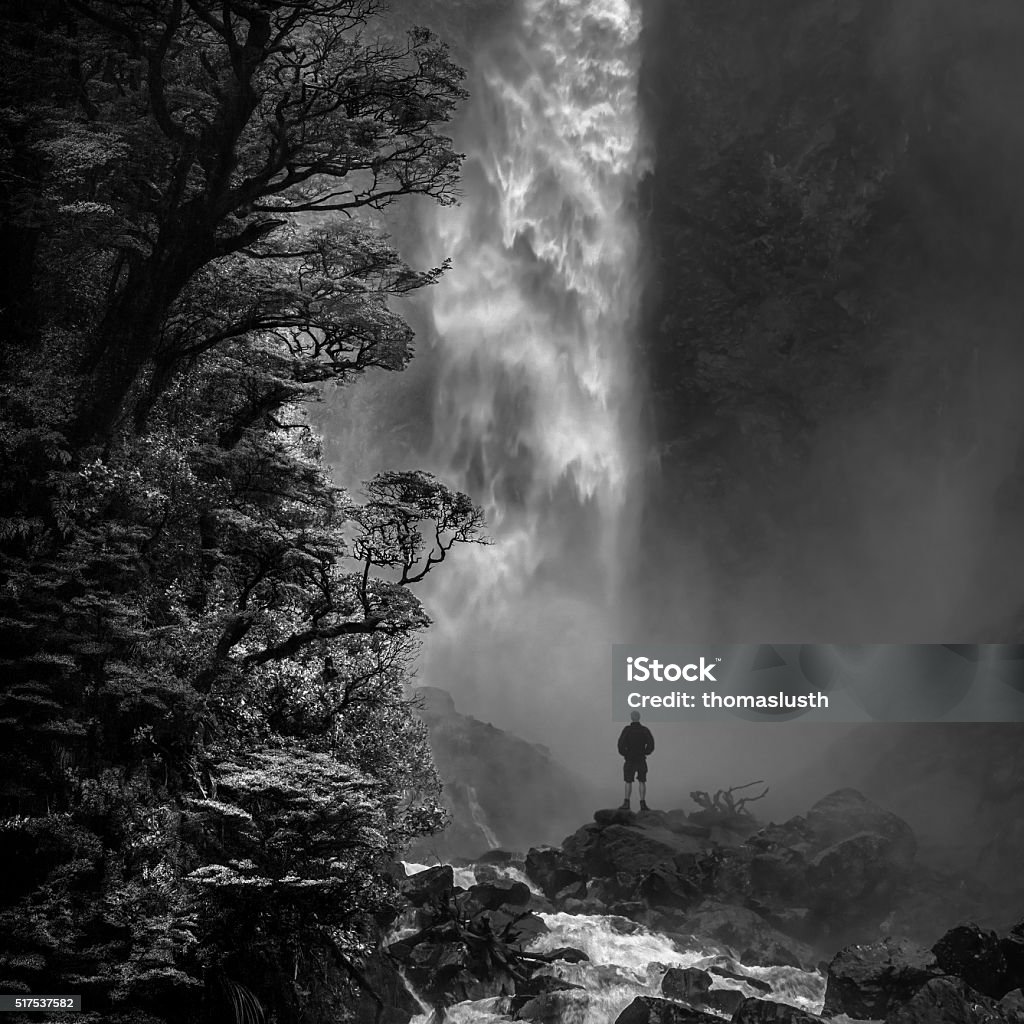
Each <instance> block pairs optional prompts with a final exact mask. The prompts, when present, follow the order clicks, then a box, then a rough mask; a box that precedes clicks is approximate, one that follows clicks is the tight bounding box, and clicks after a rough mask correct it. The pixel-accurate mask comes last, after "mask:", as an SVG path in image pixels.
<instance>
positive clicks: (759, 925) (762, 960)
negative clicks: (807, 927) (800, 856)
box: [685, 904, 813, 967]
mask: <svg viewBox="0 0 1024 1024" xmlns="http://www.w3.org/2000/svg"><path fill="white" fill-rule="evenodd" d="M685 926H686V929H687V930H688V931H691V932H693V934H694V935H697V936H700V937H705V936H707V937H710V938H714V939H718V940H720V941H721V942H724V943H725V944H726V945H727V946H729V947H730V948H731V949H732V950H733V951H734V952H735V953H737V954H738V955H739V958H740V960H742V961H743V962H744V963H754V964H758V965H760V966H764V967H802V966H804V965H805V964H809V963H811V962H813V955H812V953H811V950H810V949H808V948H807V947H805V946H804V945H803V944H802V943H799V942H797V941H796V940H795V939H791V938H789V937H788V936H785V935H782V934H781V933H780V932H778V931H776V930H775V929H774V928H772V926H771V925H770V924H768V923H767V922H766V921H765V920H764V918H762V917H761V916H760V915H759V914H756V913H754V911H752V910H748V909H747V908H746V907H737V906H732V905H729V904H705V905H703V906H702V907H701V908H700V909H699V910H698V911H697V912H696V913H694V914H691V915H690V916H689V917H688V918H687V919H686V924H685Z"/></svg>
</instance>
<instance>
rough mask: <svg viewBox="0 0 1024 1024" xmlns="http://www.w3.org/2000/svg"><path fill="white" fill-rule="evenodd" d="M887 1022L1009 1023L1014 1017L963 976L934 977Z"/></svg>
mask: <svg viewBox="0 0 1024 1024" xmlns="http://www.w3.org/2000/svg"><path fill="white" fill-rule="evenodd" d="M885 1020H886V1024H1009V1022H1010V1017H1009V1016H1008V1015H1007V1014H1005V1013H1003V1011H1002V1010H1001V1009H1000V1008H999V1007H998V1006H997V1005H996V1004H995V1003H994V1002H993V1001H992V1000H991V999H988V998H986V997H985V996H983V995H980V994H979V993H978V992H975V991H974V990H973V989H972V988H970V986H968V985H967V984H965V983H964V982H963V981H962V980H961V979H960V978H945V977H943V978H933V979H932V980H931V981H929V982H928V983H927V984H926V985H923V986H922V987H921V988H920V989H918V991H917V992H915V993H914V995H913V996H912V997H911V998H910V999H909V1000H908V1001H907V1002H905V1003H903V1004H901V1005H900V1006H897V1007H896V1008H895V1009H894V1010H893V1011H892V1013H890V1014H889V1015H888V1016H887V1017H886V1019H885Z"/></svg>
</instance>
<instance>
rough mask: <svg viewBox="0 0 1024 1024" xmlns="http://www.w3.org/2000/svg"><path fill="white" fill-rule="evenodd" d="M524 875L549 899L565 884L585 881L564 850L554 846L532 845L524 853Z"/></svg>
mask: <svg viewBox="0 0 1024 1024" xmlns="http://www.w3.org/2000/svg"><path fill="white" fill-rule="evenodd" d="M525 871H526V877H527V878H529V879H530V881H531V882H533V883H534V884H535V885H537V886H538V887H539V888H540V890H541V891H542V892H543V893H544V895H545V896H547V897H548V898H549V899H550V898H552V897H553V896H554V895H555V894H556V893H557V892H558V891H559V890H561V889H564V888H565V887H566V886H567V885H572V884H574V883H578V882H586V876H584V875H582V874H581V873H580V872H579V871H577V870H576V868H575V866H574V865H573V864H572V863H571V861H570V860H569V858H568V857H567V856H566V854H565V852H564V851H562V850H560V849H558V847H555V846H542V847H533V848H532V849H531V850H530V851H529V852H528V853H527V854H526V864H525Z"/></svg>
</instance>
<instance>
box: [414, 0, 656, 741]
mask: <svg viewBox="0 0 1024 1024" xmlns="http://www.w3.org/2000/svg"><path fill="white" fill-rule="evenodd" d="M517 13H518V27H516V26H515V25H512V26H511V27H510V28H509V30H508V31H503V32H500V33H496V35H497V36H499V38H496V39H493V40H490V41H488V42H487V44H486V45H485V47H484V48H483V49H482V50H481V51H480V52H479V53H477V54H476V55H475V58H474V67H473V69H472V77H471V81H470V83H469V85H470V92H471V100H470V106H469V109H468V111H467V114H466V118H465V120H464V122H463V124H462V126H461V128H460V132H459V138H458V139H457V142H458V145H459V147H460V148H461V149H463V150H464V151H465V152H466V155H467V160H466V165H465V172H464V183H463V189H464V197H463V200H462V202H461V204H460V205H459V206H458V207H455V208H448V209H442V210H439V211H437V213H436V222H434V223H433V224H431V225H429V230H428V231H427V232H426V234H427V235H428V236H430V237H431V238H432V239H433V242H432V245H433V246H434V251H433V252H432V253H431V255H432V256H433V257H435V258H436V259H443V258H445V257H449V258H451V260H452V269H451V270H450V271H449V273H448V274H446V275H445V277H444V279H443V281H442V282H441V283H440V284H439V285H438V286H437V287H436V288H435V289H432V292H431V299H430V301H431V303H432V306H431V316H432V320H433V331H432V334H433V345H434V351H433V353H432V355H431V359H432V363H433V365H434V367H435V377H436V381H437V385H436V391H435V403H434V411H433V424H432V444H431V453H430V459H429V461H430V462H431V464H432V465H434V466H435V467H436V468H437V470H438V472H439V473H440V474H442V475H443V476H445V477H446V478H447V479H449V480H451V481H452V482H455V483H457V484H459V485H460V486H462V487H463V488H465V489H466V490H467V491H469V492H470V493H471V494H473V496H474V497H475V498H477V499H478V500H480V501H481V502H482V503H483V505H484V507H485V509H486V512H487V517H488V526H489V531H490V533H491V535H492V537H493V538H494V544H493V546H491V547H489V548H485V549H480V550H477V551H475V552H473V553H472V554H467V553H460V560H459V561H460V565H459V566H458V567H457V571H454V572H448V573H446V574H445V580H444V583H443V589H442V590H440V591H439V592H438V593H436V594H434V595H432V597H431V601H430V606H431V610H432V613H433V614H434V615H435V618H436V625H435V628H434V629H433V630H432V631H431V636H430V638H429V640H428V648H427V669H426V671H425V675H426V677H427V678H428V679H429V680H430V681H432V682H437V684H438V685H441V686H445V685H450V683H451V681H452V675H453V673H455V674H461V675H462V676H463V677H464V678H465V679H472V678H478V677H479V675H480V672H479V669H480V666H479V665H473V664H470V662H471V657H470V656H469V655H468V652H467V650H466V647H467V644H466V638H467V636H473V635H474V633H479V632H480V630H481V629H482V630H484V631H485V632H486V636H487V650H488V652H489V654H493V653H494V652H496V651H498V652H500V651H501V650H502V649H503V648H504V649H506V650H515V649H518V654H519V658H518V663H519V665H520V668H521V670H522V671H529V668H528V666H527V665H526V662H527V660H528V658H529V652H526V651H523V650H522V648H521V646H520V640H521V637H522V636H523V635H526V634H530V633H532V634H533V635H537V634H538V633H539V632H543V633H545V634H547V635H549V636H550V635H557V636H558V637H560V638H562V639H564V640H566V642H568V643H569V644H570V645H572V644H573V643H577V644H578V645H579V646H584V645H587V644H589V643H590V642H591V640H593V639H597V638H600V640H601V641H602V642H607V622H608V619H609V616H610V614H611V609H612V600H613V595H614V594H615V590H616V582H617V572H618V567H619V564H620V559H621V557H622V554H623V551H624V547H625V546H626V543H627V541H626V534H627V533H628V529H629V521H628V515H627V510H628V507H629V506H628V502H627V497H628V492H629V487H630V482H631V479H632V474H633V473H634V468H633V467H635V465H636V462H637V460H636V458H635V457H634V453H633V452H632V450H631V445H633V444H634V443H635V442H634V440H633V435H634V431H633V429H632V426H631V422H632V418H633V417H634V415H635V414H634V412H633V405H634V395H633V394H632V389H633V385H632V381H633V379H634V376H635V374H634V371H633V367H632V366H631V359H630V351H631V348H632V342H633V336H632V330H633V324H634V317H635V313H636V296H637V289H638V283H639V278H638V272H637V262H638V245H637V230H636V218H635V210H634V209H633V207H632V196H633V194H634V190H635V184H636V179H637V174H638V166H639V160H640V156H639V153H640V141H639V128H638V121H639V113H638V105H637V71H638V64H639V47H638V37H639V12H638V10H637V9H636V7H635V5H634V4H633V3H632V2H631V0H521V2H520V5H519V8H518V11H517ZM538 592H540V593H541V594H542V600H541V601H539V602H538V600H537V597H538ZM470 618H472V619H473V620H474V621H467V620H468V619H470ZM541 618H542V619H543V622H544V624H545V626H546V628H545V629H544V630H543V631H539V630H536V629H534V628H533V626H534V625H535V624H536V623H537V622H538V620H540V619H541ZM478 627H479V628H478ZM605 651H606V649H602V651H601V654H602V656H603V655H604V653H605ZM602 668H603V662H602ZM496 689H499V687H493V688H492V687H488V694H487V700H488V708H489V709H490V710H492V711H495V712H500V711H503V710H509V711H510V712H511V713H512V717H513V718H514V712H515V709H514V708H509V709H504V708H501V707H500V706H499V707H497V708H496V707H495V701H494V700H493V699H492V698H494V697H495V696H496V695H495V694H494V692H493V690H496ZM497 699H498V701H499V704H500V699H501V698H500V697H498V698H497ZM533 710H534V711H535V712H538V713H541V714H543V711H544V709H541V708H534V709H533ZM508 720H509V716H504V717H503V721H508Z"/></svg>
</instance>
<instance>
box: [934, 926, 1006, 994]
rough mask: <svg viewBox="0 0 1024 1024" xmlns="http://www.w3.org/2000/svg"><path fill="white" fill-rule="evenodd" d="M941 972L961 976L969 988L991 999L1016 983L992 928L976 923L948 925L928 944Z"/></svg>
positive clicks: (1001, 945)
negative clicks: (934, 940)
mask: <svg viewBox="0 0 1024 1024" xmlns="http://www.w3.org/2000/svg"><path fill="white" fill-rule="evenodd" d="M932 952H933V953H934V954H935V959H936V960H937V961H938V964H939V967H941V968H942V970H943V972H944V973H945V974H954V975H956V976H957V977H958V978H963V980H964V981H966V982H967V984H968V985H970V987H971V988H973V989H975V990H976V991H978V992H981V993H983V994H984V995H986V996H991V997H992V998H993V999H1001V998H1002V997H1003V996H1005V995H1006V993H1007V992H1009V991H1010V989H1012V988H1015V987H1016V981H1015V980H1014V979H1011V977H1010V974H1009V971H1008V969H1007V963H1006V955H1005V953H1004V947H1003V943H1002V942H1001V941H1000V939H999V937H998V936H997V935H996V933H995V932H990V931H984V930H983V929H981V928H979V927H978V926H977V925H976V924H961V925H957V926H956V927H955V928H951V929H950V930H949V931H948V932H946V934H945V935H943V936H942V938H941V939H939V941H938V942H936V943H935V945H934V946H932Z"/></svg>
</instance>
